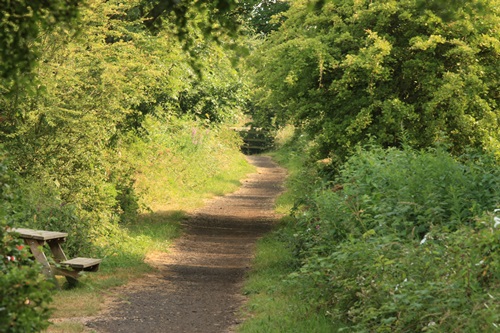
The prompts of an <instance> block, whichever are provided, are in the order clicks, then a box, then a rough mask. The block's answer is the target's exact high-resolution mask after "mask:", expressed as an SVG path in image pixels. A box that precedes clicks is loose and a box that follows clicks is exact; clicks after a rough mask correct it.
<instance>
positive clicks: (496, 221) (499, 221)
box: [493, 216, 500, 228]
mask: <svg viewBox="0 0 500 333" xmlns="http://www.w3.org/2000/svg"><path fill="white" fill-rule="evenodd" d="M493 220H494V221H495V224H494V225H493V228H496V227H498V226H499V225H500V217H496V216H495V217H494V218H493Z"/></svg>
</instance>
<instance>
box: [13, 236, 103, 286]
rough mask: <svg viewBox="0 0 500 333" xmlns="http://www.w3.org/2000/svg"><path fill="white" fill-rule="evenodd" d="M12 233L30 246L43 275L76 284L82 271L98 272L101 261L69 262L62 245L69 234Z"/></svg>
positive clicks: (77, 259)
mask: <svg viewBox="0 0 500 333" xmlns="http://www.w3.org/2000/svg"><path fill="white" fill-rule="evenodd" d="M10 232H13V233H17V234H19V237H20V238H22V239H23V240H24V243H25V244H26V245H28V246H29V248H30V250H31V253H32V254H33V257H35V259H36V260H37V261H38V262H39V263H40V264H41V265H42V271H43V273H44V274H45V275H46V276H48V277H54V276H55V275H62V276H65V277H66V279H67V280H68V283H70V284H74V283H76V281H77V279H78V277H79V276H80V273H81V271H91V272H96V271H97V270H98V269H99V264H100V263H101V259H94V258H74V259H70V260H68V258H67V257H66V254H64V251H63V249H62V247H61V244H62V243H64V242H65V241H66V238H67V237H68V233H66V232H58V231H47V230H34V229H25V228H12V229H10ZM45 244H47V245H48V246H49V248H50V251H51V253H52V256H53V259H54V262H55V265H51V264H50V262H49V260H48V259H47V256H46V255H45V252H44V251H43V246H44V245H45ZM69 268H71V269H69Z"/></svg>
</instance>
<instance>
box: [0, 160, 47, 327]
mask: <svg viewBox="0 0 500 333" xmlns="http://www.w3.org/2000/svg"><path fill="white" fill-rule="evenodd" d="M15 186H16V179H15V175H14V174H13V173H12V172H11V171H10V170H9V169H8V167H7V163H6V161H5V156H4V153H2V155H1V156H0V199H1V201H0V331H1V332H6V333H14V332H19V333H21V332H34V331H39V330H41V329H44V328H46V327H47V326H48V324H49V323H48V318H49V315H50V312H49V308H48V306H47V304H48V302H50V293H49V291H48V288H49V287H50V285H49V283H48V282H46V281H45V280H44V278H43V277H40V268H39V267H38V265H36V264H35V263H34V262H33V260H32V259H31V258H30V255H29V251H28V250H27V249H26V247H25V246H24V244H23V242H22V241H21V240H20V239H18V238H16V237H14V236H13V235H12V234H11V233H9V232H8V228H9V226H10V225H11V224H10V223H8V222H9V221H8V214H7V212H8V210H9V203H10V202H12V201H14V200H16V198H15V195H14V193H13V192H12V188H15Z"/></svg>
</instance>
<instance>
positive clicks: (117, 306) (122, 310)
mask: <svg viewBox="0 0 500 333" xmlns="http://www.w3.org/2000/svg"><path fill="white" fill-rule="evenodd" d="M247 158H248V160H249V162H250V163H252V164H254V165H256V166H257V168H258V170H257V173H255V174H251V175H249V176H248V178H247V179H246V180H244V181H243V185H242V187H241V188H240V189H239V190H238V191H236V192H234V193H232V194H230V195H227V196H224V197H218V198H215V199H213V200H211V201H210V202H209V203H208V204H207V205H206V206H205V207H204V208H202V209H200V210H198V211H196V212H194V213H193V214H192V216H191V218H190V219H189V220H188V221H187V222H186V224H185V234H184V236H182V237H181V238H180V239H179V240H178V241H177V242H176V243H175V245H174V247H173V249H172V251H171V252H169V253H162V254H160V255H156V256H155V257H154V258H151V259H150V260H149V263H150V264H151V265H153V266H155V267H156V268H157V270H156V271H155V272H154V273H153V274H149V275H147V276H146V277H145V278H142V279H140V280H138V281H135V282H133V283H131V284H129V285H127V286H124V287H122V288H120V290H119V291H118V292H119V294H120V295H121V296H122V297H120V300H116V301H113V302H112V304H111V308H110V309H109V311H107V313H106V314H105V315H102V316H101V317H98V318H94V319H93V320H91V321H89V322H87V323H86V325H87V327H89V328H91V329H92V330H94V331H96V332H101V333H106V332H109V333H115V332H134V333H135V332H148V333H150V332H151V333H153V332H162V333H167V332H176V333H180V332H187V333H194V332H203V333H211V332H214V333H221V332H233V330H234V327H235V325H237V324H238V323H239V321H240V318H239V316H238V314H239V308H240V307H241V306H242V305H243V302H244V300H245V299H244V297H243V296H242V294H241V287H242V282H243V279H244V277H245V274H246V273H247V271H248V269H249V267H250V264H251V260H252V257H253V252H254V247H255V242H256V240H257V239H258V238H259V237H261V236H262V235H263V234H264V233H266V232H268V231H269V230H270V229H271V227H272V225H273V223H274V222H275V221H276V219H277V216H276V215H275V214H274V210H273V207H274V200H275V198H276V197H277V196H278V195H279V194H280V193H281V191H282V190H283V188H282V184H283V180H284V179H285V176H286V172H285V170H284V169H282V168H280V167H278V166H277V165H276V164H274V163H273V162H272V161H271V159H270V158H269V157H264V156H248V157H247Z"/></svg>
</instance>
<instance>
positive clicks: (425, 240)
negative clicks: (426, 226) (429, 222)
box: [420, 234, 428, 245]
mask: <svg viewBox="0 0 500 333" xmlns="http://www.w3.org/2000/svg"><path fill="white" fill-rule="evenodd" d="M427 235H428V234H425V236H424V238H423V239H422V240H421V241H420V245H422V244H424V243H425V242H427Z"/></svg>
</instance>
